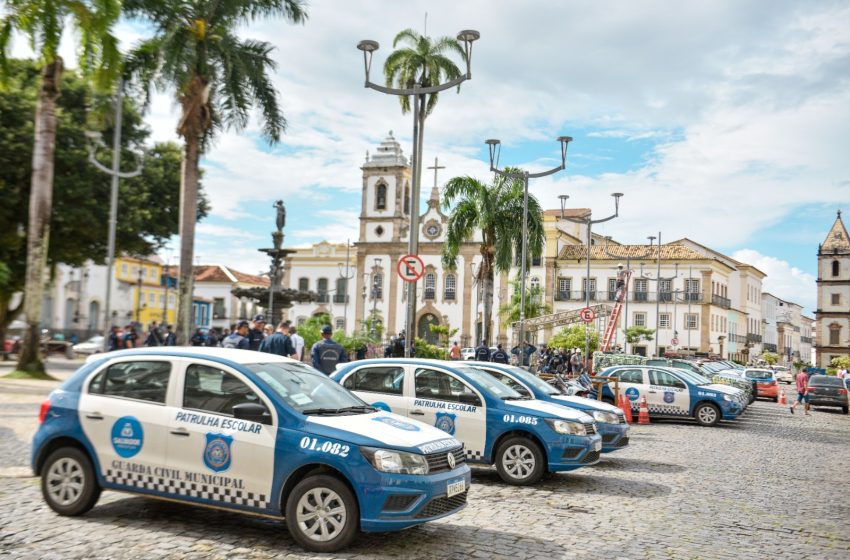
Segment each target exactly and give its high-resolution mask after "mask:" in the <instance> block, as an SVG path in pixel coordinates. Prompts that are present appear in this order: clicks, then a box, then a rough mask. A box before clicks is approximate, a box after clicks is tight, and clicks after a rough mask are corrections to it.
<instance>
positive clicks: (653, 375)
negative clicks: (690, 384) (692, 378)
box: [649, 369, 685, 389]
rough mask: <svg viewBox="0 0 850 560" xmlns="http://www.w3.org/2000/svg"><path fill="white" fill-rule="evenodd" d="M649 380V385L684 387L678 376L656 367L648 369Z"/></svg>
mask: <svg viewBox="0 0 850 560" xmlns="http://www.w3.org/2000/svg"><path fill="white" fill-rule="evenodd" d="M649 382H650V384H651V385H659V386H661V387H676V388H679V389H684V388H685V384H684V383H683V382H682V381H681V380H680V379H679V378H678V377H676V376H675V375H673V374H672V373H670V372H668V371H661V370H657V369H651V370H649Z"/></svg>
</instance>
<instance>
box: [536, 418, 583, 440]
mask: <svg viewBox="0 0 850 560" xmlns="http://www.w3.org/2000/svg"><path fill="white" fill-rule="evenodd" d="M546 423H547V424H549V427H550V428H552V429H553V430H555V431H556V432H558V433H559V434H566V435H573V436H586V435H587V430H585V429H584V424H582V423H580V422H568V421H566V420H555V419H552V418H547V419H546Z"/></svg>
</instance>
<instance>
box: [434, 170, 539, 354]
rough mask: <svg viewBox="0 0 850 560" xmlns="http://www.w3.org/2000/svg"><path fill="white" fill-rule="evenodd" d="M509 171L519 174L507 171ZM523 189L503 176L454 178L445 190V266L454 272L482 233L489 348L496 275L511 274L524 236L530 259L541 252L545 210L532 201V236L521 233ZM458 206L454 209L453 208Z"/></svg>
mask: <svg viewBox="0 0 850 560" xmlns="http://www.w3.org/2000/svg"><path fill="white" fill-rule="evenodd" d="M505 171H506V172H511V173H516V172H519V170H517V169H511V168H508V169H506V170H505ZM523 190H524V185H523V181H522V179H513V178H506V177H503V176H501V175H499V176H497V177H496V178H495V179H494V182H493V184H492V185H487V184H485V183H482V182H481V181H478V180H477V179H474V178H472V177H455V178H454V179H452V180H450V181H449V182H448V183H446V186H445V187H444V189H443V207H444V209H446V210H448V209H450V208H451V212H450V214H449V219H448V223H447V224H446V230H447V231H446V241H445V243H444V244H443V251H442V260H443V266H445V267H446V268H448V269H453V268H455V267H456V265H457V256H458V253H459V252H460V249H461V246H462V245H463V244H464V243H466V242H469V241H471V240H472V239H473V236H474V235H475V234H476V232H477V231H478V232H480V236H481V237H480V240H477V242H478V244H479V248H478V250H479V253H481V266H480V267H479V268H478V273H477V274H478V275H477V281H478V282H480V285H481V286H482V287H483V292H484V333H483V338H484V340H486V341H487V342H488V343H489V342H490V336H491V330H492V329H491V324H492V314H493V276H494V272H495V271H499V272H504V271H508V270H510V268H511V266H512V265H513V264H514V262H515V261H514V255H515V254H519V253H520V251H521V249H522V239H523V236H527V237H528V252H529V256H532V255H533V256H535V257H539V256H540V255H541V254H542V253H543V211H542V210H541V209H540V204H539V203H538V202H537V199H536V198H535V197H534V196H532V195H529V196H528V231H527V232H525V231H523V229H522V220H521V219H517V217H518V216H522V211H523V206H522V198H523ZM452 206H454V208H452Z"/></svg>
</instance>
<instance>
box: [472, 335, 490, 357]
mask: <svg viewBox="0 0 850 560" xmlns="http://www.w3.org/2000/svg"><path fill="white" fill-rule="evenodd" d="M475 359H476V360H478V361H479V362H489V361H490V349H489V348H488V347H487V342H485V341H483V340H482V341H481V344H479V345H478V346H477V347H476V348H475Z"/></svg>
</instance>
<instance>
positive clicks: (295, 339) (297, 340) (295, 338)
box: [289, 326, 304, 362]
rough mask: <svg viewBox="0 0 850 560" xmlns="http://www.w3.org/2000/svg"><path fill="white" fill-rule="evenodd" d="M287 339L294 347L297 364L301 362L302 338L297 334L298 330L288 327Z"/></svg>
mask: <svg viewBox="0 0 850 560" xmlns="http://www.w3.org/2000/svg"><path fill="white" fill-rule="evenodd" d="M289 338H290V339H292V344H293V345H294V346H295V356H296V358H295V359H296V360H298V361H299V362H303V361H304V338H302V336H301V335H300V334H298V329H297V328H296V327H294V326H293V327H289Z"/></svg>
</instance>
